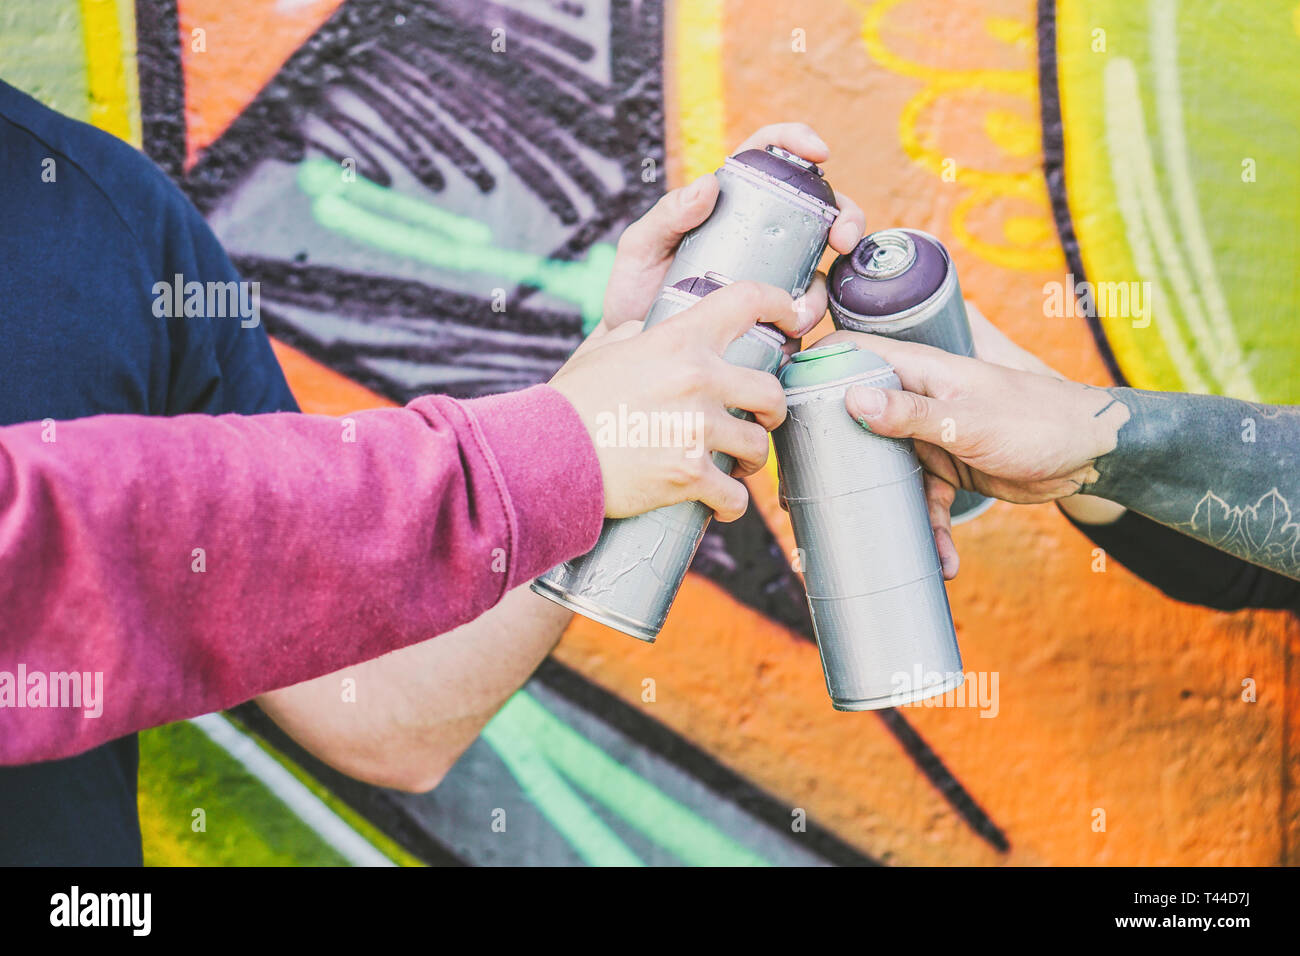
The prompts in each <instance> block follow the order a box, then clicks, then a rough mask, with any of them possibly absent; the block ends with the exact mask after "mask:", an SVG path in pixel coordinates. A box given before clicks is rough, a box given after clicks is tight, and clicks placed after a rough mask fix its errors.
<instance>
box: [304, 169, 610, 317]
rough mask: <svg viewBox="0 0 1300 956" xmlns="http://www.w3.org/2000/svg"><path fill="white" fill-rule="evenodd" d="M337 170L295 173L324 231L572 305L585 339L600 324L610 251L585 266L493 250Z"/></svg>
mask: <svg viewBox="0 0 1300 956" xmlns="http://www.w3.org/2000/svg"><path fill="white" fill-rule="evenodd" d="M341 174H342V170H340V168H339V167H338V166H336V165H335V164H333V163H331V162H329V161H328V160H324V159H309V160H306V161H305V162H303V163H302V164H301V165H300V166H299V167H298V188H300V189H301V190H302V191H303V192H304V193H306V194H307V195H308V196H310V197H311V198H312V204H311V209H312V215H313V216H314V217H315V218H316V221H317V222H319V223H320V224H321V225H322V226H324V227H325V228H327V229H330V230H332V231H333V232H336V233H339V234H340V235H343V236H347V237H348V238H349V239H353V240H355V241H357V242H361V243H365V244H366V245H369V246H373V247H375V248H378V249H382V250H384V251H385V252H391V253H393V254H394V255H398V256H402V257H404V258H409V259H415V260H417V261H420V262H425V263H428V264H429V265H432V266H437V267H438V268H441V269H452V270H456V271H459V272H485V273H489V274H492V275H498V276H501V277H502V278H504V279H506V280H507V281H509V282H511V283H523V284H527V285H535V286H538V287H539V288H541V289H544V290H545V291H546V292H548V293H550V294H552V295H554V296H557V297H558V298H561V299H564V300H565V301H568V302H572V303H574V304H575V305H577V306H578V308H579V310H580V311H581V312H582V324H583V332H584V334H585V333H588V332H590V331H591V329H592V328H594V327H595V325H596V323H597V322H599V321H600V312H601V308H602V306H603V303H604V299H605V285H606V284H607V283H608V281H609V273H610V270H611V269H612V268H613V265H614V247H613V246H612V245H610V244H609V243H603V242H602V243H596V244H595V245H593V246H592V247H591V249H590V250H589V252H588V254H587V258H586V259H585V260H577V261H572V262H570V261H566V260H562V259H550V258H548V257H546V256H540V255H537V254H536V253H532V252H521V251H519V250H516V249H505V248H501V247H499V246H496V245H494V244H493V243H492V230H491V228H490V227H489V226H488V225H487V224H486V223H481V222H478V221H477V220H474V219H470V218H468V217H465V216H458V215H456V214H455V213H451V212H447V211H446V210H445V209H439V208H438V207H437V206H434V205H433V204H431V203H427V202H424V201H423V200H419V199H415V198H413V197H411V196H404V195H402V194H400V193H397V192H394V191H393V190H391V189H385V188H384V187H383V186H380V185H378V184H377V183H373V182H371V181H370V180H368V179H365V178H364V177H358V178H357V179H355V180H354V181H352V182H344V181H343V178H342V175H341Z"/></svg>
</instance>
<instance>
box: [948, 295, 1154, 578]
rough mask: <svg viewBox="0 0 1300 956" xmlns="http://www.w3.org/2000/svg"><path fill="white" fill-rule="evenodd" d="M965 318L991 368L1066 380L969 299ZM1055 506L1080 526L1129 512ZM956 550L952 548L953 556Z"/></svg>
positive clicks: (1091, 499) (1090, 499)
mask: <svg viewBox="0 0 1300 956" xmlns="http://www.w3.org/2000/svg"><path fill="white" fill-rule="evenodd" d="M966 315H967V317H968V318H969V319H970V330H971V337H972V338H973V339H974V340H975V354H976V355H977V356H978V357H979V358H982V359H983V360H984V361H986V362H992V363H993V364H994V365H1005V366H1006V367H1007V368H1018V369H1020V370H1021V371H1023V372H1039V373H1041V374H1043V375H1050V376H1052V377H1053V378H1058V379H1062V380H1064V379H1065V376H1064V375H1062V374H1061V373H1060V372H1058V371H1056V370H1055V369H1054V368H1052V367H1050V366H1049V365H1047V364H1045V363H1044V362H1043V361H1042V360H1040V359H1039V358H1038V356H1036V355H1034V354H1033V353H1031V352H1027V351H1025V350H1024V349H1022V348H1021V347H1020V346H1019V345H1017V344H1016V343H1015V342H1012V341H1011V340H1010V339H1009V338H1007V337H1006V336H1005V335H1003V334H1002V331H1001V330H1000V329H998V328H997V327H996V326H995V325H994V324H993V323H992V322H990V321H989V320H988V319H986V318H985V317H984V313H983V312H981V311H980V310H979V308H978V307H977V306H976V305H975V303H974V302H972V301H970V300H969V299H967V300H966ZM1057 506H1058V507H1059V508H1060V509H1061V510H1062V511H1064V512H1065V513H1066V514H1067V515H1069V516H1070V517H1071V518H1073V519H1074V520H1075V521H1077V522H1079V523H1080V524H1091V525H1101V524H1111V523H1112V522H1115V521H1118V520H1119V519H1120V518H1121V517H1123V515H1124V512H1125V511H1127V510H1128V509H1127V508H1125V507H1124V506H1123V505H1118V504H1116V503H1115V502H1113V501H1107V500H1106V499H1105V498H1098V497H1096V496H1094V495H1069V496H1068V497H1065V498H1061V499H1059V500H1058V501H1057ZM955 550H956V549H955V548H954V553H955Z"/></svg>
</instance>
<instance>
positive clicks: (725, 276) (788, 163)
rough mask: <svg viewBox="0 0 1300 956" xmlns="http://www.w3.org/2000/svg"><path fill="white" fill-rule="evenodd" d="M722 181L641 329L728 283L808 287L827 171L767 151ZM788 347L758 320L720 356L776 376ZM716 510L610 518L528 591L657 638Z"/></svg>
mask: <svg viewBox="0 0 1300 956" xmlns="http://www.w3.org/2000/svg"><path fill="white" fill-rule="evenodd" d="M717 177H718V187H719V191H718V201H717V204H716V205H715V206H714V209H713V212H712V213H711V214H710V215H709V218H708V219H706V220H705V221H704V222H703V223H701V224H700V225H699V226H697V227H695V228H694V229H692V230H691V231H690V232H688V233H687V234H686V235H685V236H684V237H683V238H682V241H681V244H680V245H679V246H678V248H677V252H676V254H675V255H674V257H673V261H672V263H671V264H670V265H669V267H668V274H667V277H666V279H665V283H666V284H665V288H664V290H663V291H662V292H661V293H660V295H659V297H658V299H656V301H655V303H654V305H652V306H651V308H650V311H649V313H648V314H647V315H646V321H645V327H646V328H650V327H652V326H653V325H655V324H656V323H658V322H661V321H663V320H664V319H666V318H668V317H669V316H671V315H676V314H677V313H679V312H681V311H683V310H685V309H686V308H688V307H689V306H690V305H691V304H693V303H694V302H695V301H698V300H699V298H701V297H702V296H704V295H707V294H708V293H709V292H710V291H713V290H714V289H716V288H718V287H719V286H720V285H722V284H726V283H727V282H730V281H741V280H752V281H755V282H765V283H768V284H769V285H774V286H777V287H778V288H781V289H785V290H787V291H788V292H789V293H790V294H791V295H792V296H795V297H798V296H801V295H803V293H804V292H806V291H807V290H808V286H809V284H810V283H811V282H812V277H813V274H814V272H816V269H817V264H818V263H819V262H820V261H821V257H822V254H823V253H824V252H825V251H826V242H827V239H828V238H829V236H830V229H831V226H832V224H834V222H835V217H836V216H837V215H838V214H839V210H838V209H837V208H836V206H835V192H834V190H833V189H831V187H830V184H829V183H827V182H826V180H825V179H824V178H823V176H822V171H821V169H820V168H819V167H818V166H817V165H816V164H815V163H811V162H809V161H808V160H805V159H803V158H802V157H799V156H796V155H795V154H794V153H791V152H789V151H787V150H784V149H782V148H780V147H778V146H768V147H766V148H764V149H749V150H745V151H744V152H742V153H740V154H738V155H736V156H732V157H730V158H728V159H727V160H726V161H725V162H724V163H723V165H722V168H721V169H719V170H718V171H717ZM784 343H785V337H784V336H783V335H781V333H780V332H777V331H776V330H775V329H773V328H771V327H769V326H757V327H755V328H754V329H751V330H750V331H749V332H747V333H745V335H743V336H741V337H740V338H738V339H737V340H736V341H735V342H733V343H732V344H731V346H729V347H728V349H727V351H726V352H725V353H724V355H723V358H725V359H727V361H729V362H732V363H733V364H736V365H743V366H745V367H747V368H755V369H764V370H766V371H769V372H772V373H775V372H776V370H777V368H778V367H779V366H780V362H781V359H782V351H781V347H782V345H784ZM733 414H737V415H741V414H743V413H740V412H733ZM744 417H749V416H748V415H747V414H745V415H744ZM713 458H714V462H715V464H717V466H718V467H719V468H721V469H722V470H723V471H726V472H730V471H731V469H732V468H733V467H734V466H735V462H734V461H733V460H732V459H730V458H729V457H727V456H723V455H716V454H715V455H714V456H713ZM711 517H712V513H711V512H710V511H709V509H708V508H706V507H705V506H704V505H702V504H700V503H699V502H693V501H692V502H684V503H682V504H678V505H673V506H671V507H669V508H660V509H658V510H657V511H653V512H650V513H648V514H645V515H640V516H638V517H635V518H622V519H617V520H610V521H606V523H605V527H604V529H603V530H602V532H601V536H600V539H599V540H598V541H597V543H596V546H595V548H593V549H592V550H591V551H590V552H589V553H587V554H585V555H583V556H582V557H579V558H576V559H574V560H572V561H567V562H565V563H564V564H562V565H559V566H558V567H555V568H552V569H551V570H550V571H549V572H547V573H546V574H544V575H542V576H541V577H540V578H538V579H537V580H536V581H534V582H533V590H534V591H536V592H537V593H538V594H541V595H543V596H544V597H547V598H550V599H551V600H552V601H555V602H556V603H558V604H562V605H564V606H565V607H568V608H570V609H571V610H573V611H576V612H577V613H579V614H582V615H584V616H586V617H589V618H592V619H593V620H596V621H600V622H602V623H604V624H607V625H609V626H610V627H613V628H615V629H616V630H620V631H623V632H624V633H627V634H631V635H632V636H633V637H637V638H640V639H641V640H643V641H654V640H655V638H656V637H657V636H658V634H659V631H660V630H661V629H662V627H663V624H664V620H665V619H666V617H667V614H668V609H669V608H670V607H671V606H672V602H673V598H674V597H676V595H677V591H678V589H679V588H680V587H681V583H682V580H683V579H684V577H685V575H686V571H687V568H689V567H690V563H691V560H692V558H693V557H694V555H695V551H696V549H697V548H698V547H699V544H700V540H701V539H702V538H703V536H704V529H705V527H706V526H707V525H708V522H709V519H710V518H711Z"/></svg>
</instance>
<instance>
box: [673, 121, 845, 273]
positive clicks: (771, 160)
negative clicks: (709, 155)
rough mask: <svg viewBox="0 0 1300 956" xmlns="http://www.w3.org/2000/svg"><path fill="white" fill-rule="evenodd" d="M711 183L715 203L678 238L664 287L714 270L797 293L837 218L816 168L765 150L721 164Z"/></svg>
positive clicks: (781, 151)
mask: <svg viewBox="0 0 1300 956" xmlns="http://www.w3.org/2000/svg"><path fill="white" fill-rule="evenodd" d="M717 177H718V187H719V194H718V202H717V205H716V206H714V208H713V212H712V213H711V214H710V215H709V218H708V219H706V220H705V221H704V222H703V223H701V224H700V225H698V226H696V227H695V228H694V229H692V230H691V231H690V232H688V233H687V234H686V235H685V236H684V237H683V238H682V242H681V245H680V246H678V248H677V254H676V256H675V257H674V258H673V262H672V265H671V266H669V267H668V276H667V278H666V280H665V281H666V282H667V283H668V284H672V283H675V282H677V281H678V280H679V279H685V278H688V277H690V276H702V275H704V274H705V273H706V272H718V273H721V274H722V275H725V276H729V277H730V278H731V279H732V280H734V281H737V282H739V281H742V280H753V281H755V282H766V283H767V284H769V285H774V286H776V287H777V288H780V289H785V290H786V291H787V292H789V293H790V294H791V295H793V296H795V297H796V298H797V297H799V296H801V295H803V293H804V292H806V291H807V290H808V285H809V283H811V282H812V277H813V272H814V271H816V269H817V263H818V262H819V261H820V260H821V257H822V253H823V252H825V250H826V240H827V238H828V237H829V235H830V230H831V225H832V224H833V223H834V222H835V217H836V216H837V215H839V209H838V208H836V206H835V191H834V190H833V189H831V187H830V184H829V183H827V182H826V180H825V179H823V178H822V171H821V169H820V168H819V167H818V166H817V165H816V164H815V163H810V162H808V160H806V159H803V158H801V157H799V156H796V155H795V154H794V153H791V152H788V151H787V150H784V149H781V148H780V147H779V146H768V147H767V148H766V149H747V150H745V151H744V152H743V153H740V154H738V155H736V156H732V157H730V158H728V159H727V161H726V162H725V163H723V165H722V168H721V169H719V170H718V171H717Z"/></svg>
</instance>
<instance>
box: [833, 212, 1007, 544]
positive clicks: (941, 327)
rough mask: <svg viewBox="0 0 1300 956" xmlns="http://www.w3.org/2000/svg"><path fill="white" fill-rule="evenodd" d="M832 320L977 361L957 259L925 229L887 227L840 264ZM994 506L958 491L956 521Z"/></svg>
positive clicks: (954, 509) (835, 277)
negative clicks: (970, 356) (955, 263)
mask: <svg viewBox="0 0 1300 956" xmlns="http://www.w3.org/2000/svg"><path fill="white" fill-rule="evenodd" d="M826 284H827V292H828V297H829V299H830V310H831V318H832V319H833V320H834V322H835V327H836V328H838V329H847V330H849V331H851V332H870V333H872V334H874V335H883V336H887V337H888V338H892V339H901V340H903V341H906V342H920V343H921V344H922V345H932V346H934V347H935V348H940V349H943V350H944V351H946V352H952V353H953V354H954V355H974V354H975V344H974V342H973V340H972V339H971V331H970V320H969V319H968V318H967V316H966V303H965V301H964V300H963V299H962V296H961V285H960V283H958V281H957V269H956V268H955V267H954V266H953V263H952V257H951V256H949V255H948V250H947V249H945V248H944V247H943V243H941V242H939V240H938V239H936V238H935V237H934V236H932V235H930V234H929V233H926V232H921V231H920V230H919V229H881V230H878V231H877V232H873V233H871V235H869V236H865V237H864V238H863V239H861V240H860V241H859V242H858V244H857V245H856V246H854V247H853V250H852V251H851V252H848V253H846V254H844V255H842V256H839V257H837V258H836V260H835V261H834V262H833V263H832V264H831V268H830V270H829V271H828V272H827V274H826ZM992 504H993V499H992V498H986V497H985V496H984V495H981V494H979V493H977V492H974V491H965V490H964V489H960V488H959V489H957V495H956V497H955V498H954V500H953V503H952V522H953V524H958V523H960V522H962V521H968V520H970V519H971V518H974V517H976V516H978V515H981V514H983V513H984V512H985V511H987V510H988V509H989V507H990V506H991V505H992Z"/></svg>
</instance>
